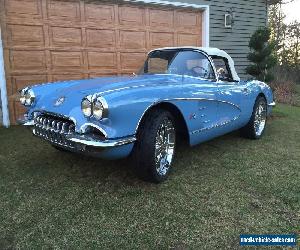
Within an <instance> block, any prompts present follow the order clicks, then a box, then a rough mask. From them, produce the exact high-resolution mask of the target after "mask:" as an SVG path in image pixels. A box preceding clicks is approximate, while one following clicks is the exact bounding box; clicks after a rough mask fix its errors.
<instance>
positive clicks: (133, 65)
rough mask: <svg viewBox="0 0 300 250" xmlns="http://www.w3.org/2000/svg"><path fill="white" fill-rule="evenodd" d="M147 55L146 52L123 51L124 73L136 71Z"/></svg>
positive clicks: (122, 66)
mask: <svg viewBox="0 0 300 250" xmlns="http://www.w3.org/2000/svg"><path fill="white" fill-rule="evenodd" d="M145 57H146V54H145V53H121V57H120V58H121V71H122V73H129V74H131V73H133V72H136V71H137V70H138V69H139V68H140V67H141V66H142V64H143V62H144V60H145Z"/></svg>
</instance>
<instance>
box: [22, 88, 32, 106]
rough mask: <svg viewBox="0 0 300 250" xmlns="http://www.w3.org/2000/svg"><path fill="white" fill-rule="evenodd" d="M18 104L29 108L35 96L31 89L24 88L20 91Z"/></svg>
mask: <svg viewBox="0 0 300 250" xmlns="http://www.w3.org/2000/svg"><path fill="white" fill-rule="evenodd" d="M20 94H21V95H20V102H21V103H22V104H23V105H24V106H31V105H32V104H33V102H34V100H35V94H34V92H33V90H32V89H29V88H25V89H22V90H21V93H20Z"/></svg>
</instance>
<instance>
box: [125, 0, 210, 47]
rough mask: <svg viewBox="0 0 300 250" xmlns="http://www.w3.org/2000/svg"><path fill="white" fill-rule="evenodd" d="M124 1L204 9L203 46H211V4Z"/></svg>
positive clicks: (146, 0)
mask: <svg viewBox="0 0 300 250" xmlns="http://www.w3.org/2000/svg"><path fill="white" fill-rule="evenodd" d="M124 2H131V3H145V4H153V5H160V6H173V7H182V8H193V9H200V10H203V12H202V37H201V41H202V46H203V47H209V40H210V37H209V35H210V34H209V26H210V23H209V5H202V4H192V3H183V2H177V1H176V2H170V1H165V0H124Z"/></svg>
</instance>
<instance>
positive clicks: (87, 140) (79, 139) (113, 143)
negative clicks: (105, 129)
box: [66, 134, 136, 148]
mask: <svg viewBox="0 0 300 250" xmlns="http://www.w3.org/2000/svg"><path fill="white" fill-rule="evenodd" d="M66 138H67V139H68V140H70V141H72V142H75V143H80V144H83V145H86V146H92V147H99V148H107V147H117V146H122V145H126V144H130V143H133V142H135V141H136V138H135V137H134V136H131V137H126V138H123V139H118V140H105V141H99V140H96V139H94V138H93V137H90V136H87V135H76V134H75V135H67V136H66Z"/></svg>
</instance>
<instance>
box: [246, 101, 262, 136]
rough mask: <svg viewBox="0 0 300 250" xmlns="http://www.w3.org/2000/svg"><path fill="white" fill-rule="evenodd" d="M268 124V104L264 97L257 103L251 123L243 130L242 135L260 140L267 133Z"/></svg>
mask: <svg viewBox="0 0 300 250" xmlns="http://www.w3.org/2000/svg"><path fill="white" fill-rule="evenodd" d="M266 122H267V102H266V99H265V98H264V97H263V96H259V97H258V98H257V99H256V101H255V104H254V107H253V112H252V116H251V118H250V121H249V122H248V124H247V125H246V126H245V127H244V128H242V129H241V133H242V135H243V136H245V137H247V138H250V139H259V138H260V137H261V136H262V135H263V133H264V131H265V128H266Z"/></svg>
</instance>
